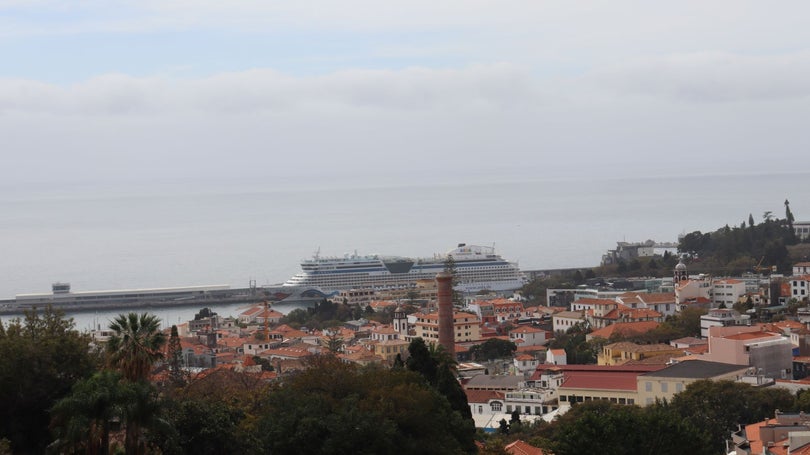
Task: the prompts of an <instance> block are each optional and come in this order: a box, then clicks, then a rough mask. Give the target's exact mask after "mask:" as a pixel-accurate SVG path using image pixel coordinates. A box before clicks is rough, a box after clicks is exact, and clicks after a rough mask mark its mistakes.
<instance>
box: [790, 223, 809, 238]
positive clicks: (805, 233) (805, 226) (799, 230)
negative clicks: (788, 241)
mask: <svg viewBox="0 0 810 455" xmlns="http://www.w3.org/2000/svg"><path fill="white" fill-rule="evenodd" d="M793 232H795V233H796V237H798V238H799V240H805V239H807V238H808V237H810V221H794V222H793Z"/></svg>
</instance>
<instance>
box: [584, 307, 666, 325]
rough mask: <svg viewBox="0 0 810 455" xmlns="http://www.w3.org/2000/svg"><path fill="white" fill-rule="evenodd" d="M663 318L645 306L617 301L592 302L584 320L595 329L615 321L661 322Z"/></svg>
mask: <svg viewBox="0 0 810 455" xmlns="http://www.w3.org/2000/svg"><path fill="white" fill-rule="evenodd" d="M663 320H664V317H663V315H662V314H661V313H659V312H657V311H654V310H648V309H645V308H630V307H628V306H626V305H623V304H621V303H618V302H611V303H598V304H594V308H593V310H588V311H586V312H585V321H586V322H588V324H589V325H590V327H591V328H593V329H595V330H598V329H601V328H603V327H607V326H609V325H611V324H616V323H617V322H640V321H655V322H663Z"/></svg>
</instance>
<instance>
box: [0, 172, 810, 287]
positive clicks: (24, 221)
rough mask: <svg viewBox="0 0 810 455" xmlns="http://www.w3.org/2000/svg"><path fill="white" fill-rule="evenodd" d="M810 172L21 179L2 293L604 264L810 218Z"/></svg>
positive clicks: (2, 229)
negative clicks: (451, 254)
mask: <svg viewBox="0 0 810 455" xmlns="http://www.w3.org/2000/svg"><path fill="white" fill-rule="evenodd" d="M809 176H810V174H795V175H764V176H719V177H718V176H709V177H686V178H681V177H679V178H674V177H673V178H655V179H645V178H637V179H603V180H593V179H589V180H581V181H580V180H560V181H525V182H490V181H487V179H485V178H479V179H476V181H475V182H467V183H458V184H447V185H432V186H431V185H419V186H413V187H406V186H398V187H377V188H357V187H355V188H346V186H347V185H350V184H351V181H350V179H348V178H344V179H342V180H341V181H340V182H338V181H337V180H336V185H335V186H338V185H337V184H338V183H339V184H340V185H342V186H343V187H344V188H342V189H341V188H333V189H328V188H325V187H328V186H329V182H322V181H321V182H319V189H311V190H306V189H295V188H294V187H289V186H288V187H287V188H286V189H278V188H275V187H274V186H273V184H272V182H268V183H266V184H262V183H259V184H251V186H249V187H248V186H239V187H234V186H228V185H219V186H208V187H206V188H200V187H184V186H182V185H174V186H169V185H164V186H160V185H155V186H151V187H142V188H139V189H136V188H130V189H121V188H101V187H96V188H93V187H83V188H76V187H66V188H58V187H53V188H39V189H37V190H36V191H31V190H27V189H26V190H23V189H15V188H11V189H5V190H4V191H3V192H2V193H1V194H0V213H2V218H0V219H2V223H1V224H0V298H10V297H13V296H14V295H15V294H18V293H28V292H46V291H49V290H50V285H51V283H52V282H54V281H67V282H70V283H71V284H72V287H73V289H74V290H100V289H120V288H142V287H163V286H184V285H205V284H229V285H231V286H234V287H246V286H247V285H248V283H249V281H250V280H256V281H257V282H258V283H259V284H273V283H280V282H282V281H284V280H286V279H287V278H288V277H290V276H291V275H292V274H294V273H296V272H297V271H298V269H299V267H298V264H299V261H300V260H301V259H303V258H306V257H310V256H311V255H312V254H313V253H314V252H315V251H317V250H318V249H320V252H321V255H328V256H341V255H343V254H346V253H352V252H354V251H357V253H359V254H367V253H379V254H385V255H402V256H431V255H433V254H434V253H443V252H446V251H448V250H450V249H452V248H453V247H454V246H455V245H456V244H457V243H459V242H466V243H468V244H484V245H492V244H494V245H495V247H496V249H497V251H498V252H499V253H500V254H502V255H503V256H504V257H505V258H508V259H510V260H513V261H518V262H519V263H520V266H521V268H523V269H538V268H557V267H579V266H593V265H596V264H598V263H599V260H600V258H601V255H602V253H603V252H604V251H605V250H607V249H609V248H613V247H614V246H615V244H616V242H617V241H620V240H627V241H643V240H646V239H655V240H659V241H676V240H677V237H678V235H679V234H681V233H684V232H691V231H694V230H702V231H707V230H711V229H714V228H717V227H720V226H722V225H724V224H726V223H728V224H730V225H734V224H739V223H740V222H742V221H745V220H747V219H748V214H749V213H752V214H753V215H754V218H755V219H757V220H760V219H761V218H762V214H763V212H765V211H772V212H773V213H774V214H775V215H776V216H779V217H783V216H784V205H783V203H784V200H785V199H789V200H790V202H791V209H792V211H793V213H794V215H795V216H796V219H797V220H808V219H810V198H808V196H807V191H806V189H807V183H806V182H807V181H808V177H809ZM357 180H358V181H362V176H357ZM347 182H348V183H347ZM305 186H309V187H311V185H308V184H304V183H302V184H301V185H300V186H299V188H300V187H305Z"/></svg>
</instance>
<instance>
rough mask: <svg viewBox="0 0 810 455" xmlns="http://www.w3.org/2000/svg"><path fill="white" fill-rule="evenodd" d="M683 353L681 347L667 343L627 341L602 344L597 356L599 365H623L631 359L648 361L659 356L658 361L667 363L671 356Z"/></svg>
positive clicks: (678, 355)
mask: <svg viewBox="0 0 810 455" xmlns="http://www.w3.org/2000/svg"><path fill="white" fill-rule="evenodd" d="M682 355H683V349H678V348H675V347H672V346H670V345H668V344H636V343H630V342H627V341H622V342H619V343H612V344H608V345H606V346H604V347H603V348H602V351H601V352H600V353H599V355H598V356H597V363H598V364H599V365H623V364H625V363H627V362H629V361H631V360H635V361H637V362H640V361H644V360H646V361H649V359H651V358H654V357H660V363H667V362H668V361H669V359H670V358H672V357H680V356H682Z"/></svg>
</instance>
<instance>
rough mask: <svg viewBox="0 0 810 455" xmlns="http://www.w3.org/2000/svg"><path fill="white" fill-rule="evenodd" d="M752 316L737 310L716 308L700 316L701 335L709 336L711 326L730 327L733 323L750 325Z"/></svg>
mask: <svg viewBox="0 0 810 455" xmlns="http://www.w3.org/2000/svg"><path fill="white" fill-rule="evenodd" d="M750 324H751V317H750V316H748V315H747V314H746V315H741V314H740V313H739V312H737V311H736V310H731V309H727V308H715V309H713V310H709V312H708V313H707V314H704V315H703V316H701V317H700V336H701V337H703V338H708V337H709V328H710V327H728V326H732V325H750Z"/></svg>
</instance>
